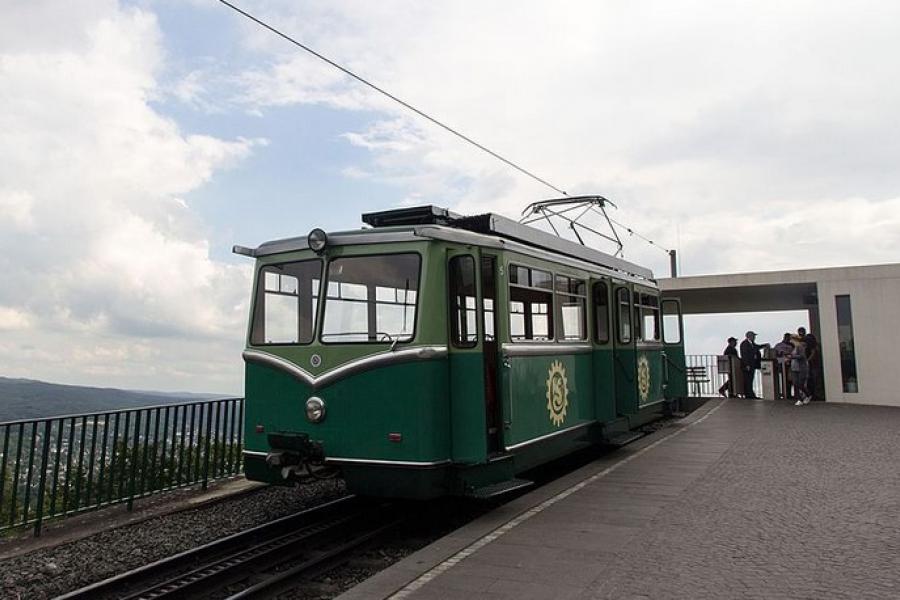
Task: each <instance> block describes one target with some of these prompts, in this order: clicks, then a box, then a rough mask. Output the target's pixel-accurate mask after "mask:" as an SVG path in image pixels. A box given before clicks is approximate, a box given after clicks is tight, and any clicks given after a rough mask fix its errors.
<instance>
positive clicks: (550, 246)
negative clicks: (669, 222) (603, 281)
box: [234, 206, 653, 281]
mask: <svg viewBox="0 0 900 600" xmlns="http://www.w3.org/2000/svg"><path fill="white" fill-rule="evenodd" d="M362 220H363V222H364V223H366V224H368V225H370V226H371V227H372V228H371V229H355V230H351V231H336V232H332V233H329V234H328V241H329V244H333V245H357V244H375V243H385V242H394V241H397V242H399V241H410V240H413V239H417V238H418V239H421V238H431V239H441V240H446V241H459V242H462V243H467V244H474V245H483V246H493V247H506V248H508V249H510V250H518V251H522V250H523V249H526V248H533V249H537V250H542V251H544V252H546V253H549V254H550V255H563V256H566V257H569V258H574V259H578V260H579V261H584V262H587V263H590V264H592V265H597V266H600V267H605V268H606V269H609V270H611V271H614V272H617V273H618V274H621V275H624V276H630V277H633V278H636V279H642V280H649V281H653V272H652V271H651V270H650V269H648V268H646V267H642V266H640V265H636V264H634V263H632V262H629V261H626V260H624V259H621V258H618V257H615V256H612V255H611V254H607V253H605V252H601V251H599V250H595V249H593V248H589V247H587V246H583V245H581V244H578V243H576V242H573V241H570V240H567V239H565V238H561V237H559V236H556V235H553V234H551V233H547V232H545V231H541V230H540V229H536V228H534V227H529V226H528V225H522V224H521V223H518V222H516V221H514V220H512V219H509V218H507V217H503V216H501V215H497V214H494V213H486V214H482V215H474V216H463V215H459V214H456V213H453V212H451V211H449V210H447V209H445V208H440V207H436V206H418V207H411V208H401V209H396V210H387V211H381V212H375V213H366V214H363V215H362ZM498 238H500V239H499V240H498ZM503 240H509V241H510V242H504V241H503ZM498 241H499V242H500V243H498ZM522 247H525V248H522ZM308 248H309V244H308V242H307V238H306V236H303V237H292V238H286V239H280V240H273V241H269V242H265V243H263V244H260V245H259V247H257V248H245V247H242V246H235V247H234V252H236V253H238V254H243V255H246V256H252V257H261V256H270V255H273V254H281V253H284V252H293V251H297V250H306V249H308ZM545 258H549V259H552V258H553V257H552V256H546V257H545Z"/></svg>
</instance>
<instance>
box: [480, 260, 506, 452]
mask: <svg viewBox="0 0 900 600" xmlns="http://www.w3.org/2000/svg"><path fill="white" fill-rule="evenodd" d="M496 306H497V256H496V255H494V254H486V253H482V254H481V308H482V319H481V322H482V328H481V330H482V332H483V333H482V335H483V337H482V340H483V341H482V346H483V348H484V351H483V354H484V408H485V419H486V421H487V446H488V454H496V453H498V452H500V449H501V448H502V439H501V436H502V434H503V408H502V407H501V405H500V395H499V393H498V385H497V378H498V376H499V374H498V373H497V363H498V361H499V356H500V347H499V345H498V344H497V324H496V322H495V320H494V317H495V315H496Z"/></svg>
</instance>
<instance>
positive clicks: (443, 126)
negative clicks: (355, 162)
mask: <svg viewBox="0 0 900 600" xmlns="http://www.w3.org/2000/svg"><path fill="white" fill-rule="evenodd" d="M219 2H220V3H221V4H224V5H225V6H227V7H228V8H230V9H231V10H233V11H235V12H237V13H238V14H240V15H242V16H244V17H245V18H247V19H249V20H251V21H253V22H254V23H256V24H257V25H259V26H260V27H263V28H264V29H267V30H269V31H271V32H272V33H274V34H275V35H277V36H279V37H281V38H282V39H284V40H286V41H288V42H290V43H291V44H293V45H295V46H297V47H298V48H300V49H301V50H303V51H304V52H307V53H309V54H311V55H312V56H315V57H316V58H318V59H319V60H321V61H323V62H325V63H327V64H328V65H330V66H332V67H334V68H335V69H337V70H339V71H341V72H342V73H344V74H345V75H347V76H348V77H351V78H353V79H355V80H356V81H358V82H360V83H361V84H363V85H365V86H366V87H368V88H370V89H372V90H374V91H376V92H378V93H379V94H381V95H382V96H385V97H386V98H389V99H390V100H393V101H394V102H396V103H397V104H399V105H401V106H403V107H404V108H406V109H408V110H410V111H412V112H414V113H416V114H417V115H419V116H420V117H422V118H423V119H426V120H427V121H429V122H431V123H433V124H435V125H437V126H438V127H440V128H441V129H443V130H445V131H447V132H449V133H451V134H453V135H455V136H456V137H458V138H460V139H461V140H463V141H465V142H466V143H468V144H471V145H472V146H475V147H476V148H478V149H479V150H481V151H482V152H485V153H487V154H489V155H490V156H493V157H494V158H496V159H497V160H499V161H501V162H502V163H504V164H506V165H507V166H509V167H512V168H513V169H515V170H516V171H518V172H520V173H522V174H523V175H525V176H527V177H529V178H531V179H533V180H534V181H537V182H538V183H540V184H541V185H544V186H546V187H548V188H550V189H551V190H553V191H554V192H557V193H559V194H562V195H563V196H568V195H569V194H568V192H566V191H565V190H564V189H562V188H559V187H557V186H555V185H553V184H552V183H550V182H549V181H547V180H546V179H544V178H543V177H540V176H539V175H536V174H535V173H533V172H532V171H530V170H528V169H526V168H525V167H522V166H521V165H518V164H517V163H515V162H513V161H512V160H510V159H508V158H506V157H505V156H503V155H501V154H499V153H497V152H494V151H493V150H491V149H490V148H488V147H487V146H485V145H483V144H480V143H478V142H476V141H475V140H473V139H472V138H470V137H469V136H467V135H465V134H463V133H462V132H460V131H458V130H456V129H454V128H453V127H450V126H449V125H447V124H446V123H443V122H442V121H440V120H438V119H436V118H435V117H432V116H431V115H429V114H428V113H426V112H424V111H422V110H419V109H418V108H416V107H415V106H413V105H412V104H410V103H409V102H406V101H405V100H402V99H401V98H398V97H397V96H395V95H393V94H391V93H390V92H388V91H387V90H385V89H383V88H381V87H379V86H377V85H375V84H374V83H372V82H371V81H369V80H368V79H366V78H364V77H362V76H360V75H357V74H356V73H354V72H353V71H351V70H350V69H348V68H346V67H344V66H343V65H341V64H339V63H337V62H335V61H333V60H331V59H330V58H328V57H327V56H324V55H323V54H320V53H319V52H317V51H316V50H314V49H313V48H311V47H309V46H307V45H306V44H303V43H301V42H299V41H297V40H296V39H294V38H293V37H291V36H289V35H288V34H286V33H284V32H283V31H280V30H279V29H277V28H275V27H273V26H272V25H269V24H268V23H266V22H265V21H263V20H261V19H259V18H257V17H256V16H254V15H252V14H250V13H249V12H247V11H245V10H243V9H242V8H240V7H238V6H236V5H234V4H232V3H231V2H229V1H228V0H219ZM610 221H612V222H613V223H615V224H616V225H618V226H619V227H622V228H624V229H625V230H626V231H628V233H629V234H631V235H634V236H637V237H638V238H640V239H642V240H644V241H645V242H647V243H649V244H651V245H653V246H656V247H657V248H660V249H662V250H664V251H665V252H668V250H666V249H665V248H663V247H662V246H659V245H658V244H656V243H654V242H653V241H652V240H650V239H648V238H646V237H644V236H642V235H640V234H638V233H637V232H636V231H634V230H633V229H631V228H630V227H627V226H625V225H622V224H621V223H619V222H617V221H613V220H612V219H610Z"/></svg>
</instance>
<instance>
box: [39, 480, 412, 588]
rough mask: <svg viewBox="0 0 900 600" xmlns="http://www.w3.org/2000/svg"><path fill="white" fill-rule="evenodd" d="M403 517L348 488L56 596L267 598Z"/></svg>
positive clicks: (339, 558)
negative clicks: (314, 503) (305, 506)
mask: <svg viewBox="0 0 900 600" xmlns="http://www.w3.org/2000/svg"><path fill="white" fill-rule="evenodd" d="M401 520H402V516H401V513H400V510H399V508H398V507H397V506H395V505H386V504H378V505H372V504H367V503H365V502H363V501H361V500H360V499H358V498H355V497H352V496H348V497H346V498H341V499H339V500H335V501H332V502H329V503H327V504H324V505H321V506H318V507H315V508H312V509H308V510H304V511H301V512H299V513H296V514H294V515H290V516H288V517H284V518H282V519H278V520H276V521H272V522H271V523H266V524H265V525H261V526H259V527H254V528H253V529H249V530H246V531H243V532H240V533H237V534H234V535H231V536H228V537H225V538H222V539H220V540H216V541H213V542H210V543H209V544H205V545H203V546H199V547H197V548H194V549H192V550H188V551H186V552H182V553H180V554H176V555H174V556H171V557H168V558H164V559H162V560H159V561H156V562H154V563H151V564H148V565H144V566H142V567H139V568H137V569H134V570H132V571H128V572H125V573H122V574H120V575H116V576H115V577H111V578H109V579H106V580H103V581H100V582H97V583H95V584H92V585H89V586H87V587H84V588H81V589H79V590H75V591H73V592H70V593H68V594H65V595H63V596H59V597H58V598H57V600H75V599H78V600H82V599H88V598H90V599H91V600H94V599H98V598H121V599H127V600H155V599H158V598H160V599H172V598H230V599H238V598H270V597H274V596H276V595H277V594H278V593H279V592H282V591H284V590H287V589H291V588H294V587H296V586H297V584H298V581H300V580H302V579H304V578H308V577H312V576H315V575H316V574H318V573H321V572H324V571H326V570H329V569H331V568H333V567H335V566H336V565H338V564H340V563H341V562H342V561H343V560H345V559H346V557H347V555H348V554H349V553H350V552H351V551H353V550H354V549H356V548H359V547H360V546H362V545H364V544H365V543H366V542H368V541H369V540H371V539H372V538H374V537H376V536H378V535H380V534H382V533H384V532H386V531H387V530H388V529H390V528H392V527H394V526H395V525H397V524H399V523H400V522H401Z"/></svg>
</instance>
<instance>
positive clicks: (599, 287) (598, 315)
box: [594, 281, 609, 344]
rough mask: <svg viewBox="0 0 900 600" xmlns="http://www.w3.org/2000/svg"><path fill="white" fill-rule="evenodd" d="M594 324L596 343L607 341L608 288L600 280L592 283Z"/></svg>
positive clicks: (605, 342)
mask: <svg viewBox="0 0 900 600" xmlns="http://www.w3.org/2000/svg"><path fill="white" fill-rule="evenodd" d="M594 324H595V331H594V337H595V338H596V340H597V343H598V344H607V343H609V288H608V287H607V285H606V284H605V283H603V282H602V281H601V282H599V283H596V284H594Z"/></svg>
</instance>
